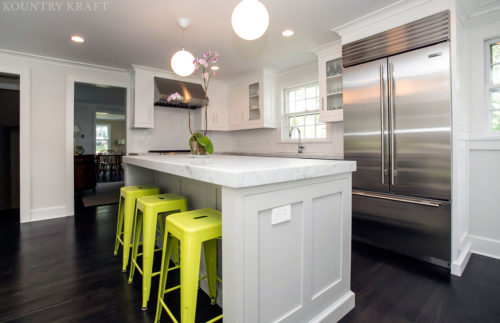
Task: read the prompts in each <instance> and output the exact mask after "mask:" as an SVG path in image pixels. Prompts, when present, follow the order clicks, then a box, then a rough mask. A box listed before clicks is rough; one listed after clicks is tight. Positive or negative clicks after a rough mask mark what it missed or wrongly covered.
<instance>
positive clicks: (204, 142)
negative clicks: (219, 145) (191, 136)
mask: <svg viewBox="0 0 500 323" xmlns="http://www.w3.org/2000/svg"><path fill="white" fill-rule="evenodd" d="M196 140H197V141H198V143H199V144H200V145H201V146H203V147H205V150H206V151H207V153H209V154H212V153H213V152H214V144H213V143H212V141H210V139H208V137H207V136H202V137H198V138H196Z"/></svg>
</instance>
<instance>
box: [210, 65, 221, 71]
mask: <svg viewBox="0 0 500 323" xmlns="http://www.w3.org/2000/svg"><path fill="white" fill-rule="evenodd" d="M210 68H211V69H212V71H218V70H219V66H217V65H214V66H212V67H210Z"/></svg>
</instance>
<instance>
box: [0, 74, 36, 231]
mask: <svg viewBox="0 0 500 323" xmlns="http://www.w3.org/2000/svg"><path fill="white" fill-rule="evenodd" d="M0 72H2V73H8V74H15V75H19V221H20V222H21V223H25V222H30V221H31V70H30V69H29V68H27V67H18V66H7V65H0Z"/></svg>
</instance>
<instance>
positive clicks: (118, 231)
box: [114, 196, 125, 256]
mask: <svg viewBox="0 0 500 323" xmlns="http://www.w3.org/2000/svg"><path fill="white" fill-rule="evenodd" d="M124 200H125V199H124V198H123V197H122V196H120V203H118V221H116V222H117V224H116V237H115V252H114V255H115V256H117V255H118V247H119V246H120V241H119V240H118V238H119V237H120V236H121V233H122V226H123V203H124ZM122 239H123V238H122Z"/></svg>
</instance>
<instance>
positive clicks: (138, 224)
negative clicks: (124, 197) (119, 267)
mask: <svg viewBox="0 0 500 323" xmlns="http://www.w3.org/2000/svg"><path fill="white" fill-rule="evenodd" d="M142 216H143V215H142V211H141V210H138V209H136V210H135V216H134V218H135V225H134V240H133V241H134V242H133V245H132V259H131V261H130V275H129V277H128V283H129V284H132V281H133V280H134V273H135V265H134V263H133V262H132V261H135V262H137V252H138V250H139V240H140V238H141V229H142Z"/></svg>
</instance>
